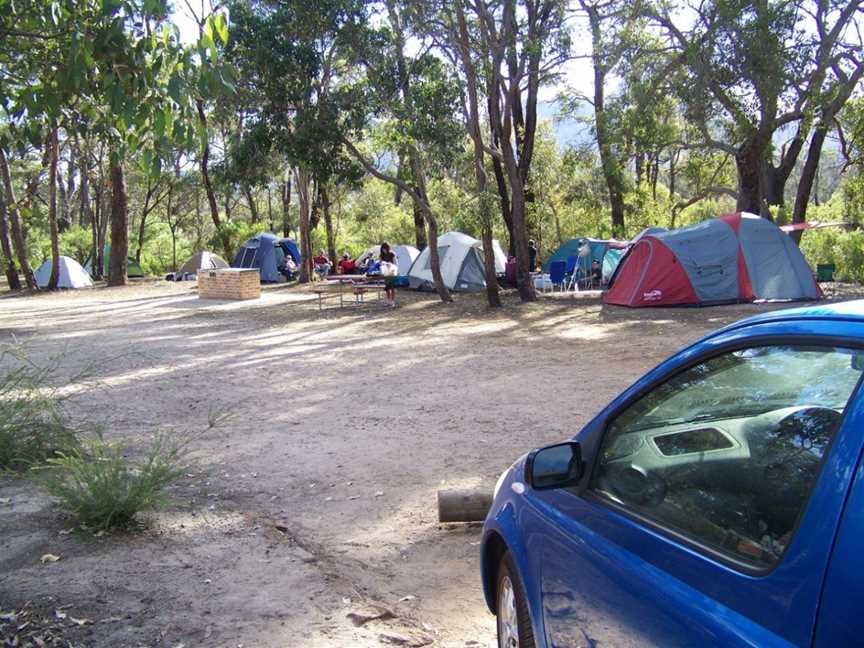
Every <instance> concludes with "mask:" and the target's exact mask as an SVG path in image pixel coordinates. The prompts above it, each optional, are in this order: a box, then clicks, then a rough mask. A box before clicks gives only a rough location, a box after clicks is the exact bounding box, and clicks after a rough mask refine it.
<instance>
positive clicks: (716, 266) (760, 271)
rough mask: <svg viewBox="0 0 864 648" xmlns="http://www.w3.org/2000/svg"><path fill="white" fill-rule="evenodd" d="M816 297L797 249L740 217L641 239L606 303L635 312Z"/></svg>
mask: <svg viewBox="0 0 864 648" xmlns="http://www.w3.org/2000/svg"><path fill="white" fill-rule="evenodd" d="M821 296H822V293H821V291H820V289H819V285H818V284H817V283H816V280H815V279H814V277H813V271H812V270H811V269H810V267H809V266H808V265H807V261H806V260H805V259H804V255H803V254H801V250H799V249H798V246H796V245H795V242H794V241H792V239H791V238H789V237H788V236H787V235H786V234H784V233H783V232H782V231H780V228H778V227H777V226H776V225H775V224H774V223H772V222H770V221H768V220H766V219H764V218H760V217H759V216H755V215H753V214H747V213H743V212H741V213H737V214H732V215H730V216H723V217H721V218H713V219H710V220H706V221H702V222H701V223H697V224H696V225H691V226H689V227H683V228H681V229H676V230H670V231H666V232H659V233H656V234H646V235H644V236H642V237H641V238H640V239H639V241H637V242H636V244H635V245H633V246H632V247H631V248H630V249H629V250H628V251H627V254H626V255H625V256H624V259H622V261H621V263H620V265H619V266H618V271H617V272H616V273H615V276H614V281H613V283H612V286H611V288H610V289H609V292H607V293H606V296H605V299H604V301H605V302H606V303H607V304H618V305H621V306H631V307H640V306H670V305H675V304H693V305H706V304H722V303H729V302H747V301H792V300H798V299H802V300H803V299H819V298H820V297H821Z"/></svg>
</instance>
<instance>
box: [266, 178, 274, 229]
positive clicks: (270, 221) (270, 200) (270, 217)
mask: <svg viewBox="0 0 864 648" xmlns="http://www.w3.org/2000/svg"><path fill="white" fill-rule="evenodd" d="M267 221H268V224H269V225H270V231H271V232H275V231H276V227H275V226H274V225H275V224H274V223H273V194H272V193H271V192H270V185H269V184H268V185H267Z"/></svg>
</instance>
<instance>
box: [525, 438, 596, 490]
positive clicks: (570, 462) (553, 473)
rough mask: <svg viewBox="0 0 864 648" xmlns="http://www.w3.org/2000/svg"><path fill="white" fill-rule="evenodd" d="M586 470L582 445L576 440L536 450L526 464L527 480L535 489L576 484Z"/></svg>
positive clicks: (529, 456)
mask: <svg viewBox="0 0 864 648" xmlns="http://www.w3.org/2000/svg"><path fill="white" fill-rule="evenodd" d="M584 472H585V466H584V464H583V463H582V447H581V446H580V445H579V443H578V442H576V441H567V442H565V443H557V444H555V445H551V446H546V447H545V448H540V449H538V450H535V451H534V452H532V453H531V454H529V455H528V461H527V462H526V464H525V474H526V480H527V481H528V485H529V486H531V488H533V489H535V490H547V489H550V488H565V487H567V486H575V485H576V484H578V483H579V481H580V480H581V479H582V475H583V474H584Z"/></svg>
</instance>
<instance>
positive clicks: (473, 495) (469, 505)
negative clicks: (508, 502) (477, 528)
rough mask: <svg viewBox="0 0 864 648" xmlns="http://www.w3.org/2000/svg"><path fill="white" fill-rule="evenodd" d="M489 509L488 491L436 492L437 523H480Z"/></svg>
mask: <svg viewBox="0 0 864 648" xmlns="http://www.w3.org/2000/svg"><path fill="white" fill-rule="evenodd" d="M491 507H492V492H491V491H489V490H440V491H438V521H439V522H482V521H483V520H485V519H486V514H487V513H488V512H489V509H490V508H491Z"/></svg>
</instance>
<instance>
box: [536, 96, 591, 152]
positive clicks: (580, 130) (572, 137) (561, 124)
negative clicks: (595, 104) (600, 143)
mask: <svg viewBox="0 0 864 648" xmlns="http://www.w3.org/2000/svg"><path fill="white" fill-rule="evenodd" d="M537 114H538V116H539V117H540V119H541V120H542V119H548V120H549V121H551V122H552V127H553V128H554V130H555V136H556V139H557V140H558V146H559V148H562V149H564V148H567V147H569V146H577V145H578V146H585V145H591V144H593V143H594V138H593V137H592V135H591V125H590V123H586V122H585V121H579V120H578V119H577V117H576V116H570V115H568V116H567V117H563V118H562V117H561V115H560V114H559V108H558V104H556V103H555V102H554V101H541V102H539V103H538V104H537ZM578 116H580V117H582V118H588V119H590V118H591V117H592V115H591V109H590V107H589V106H587V105H583V106H582V107H581V109H580V112H579V115H578Z"/></svg>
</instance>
